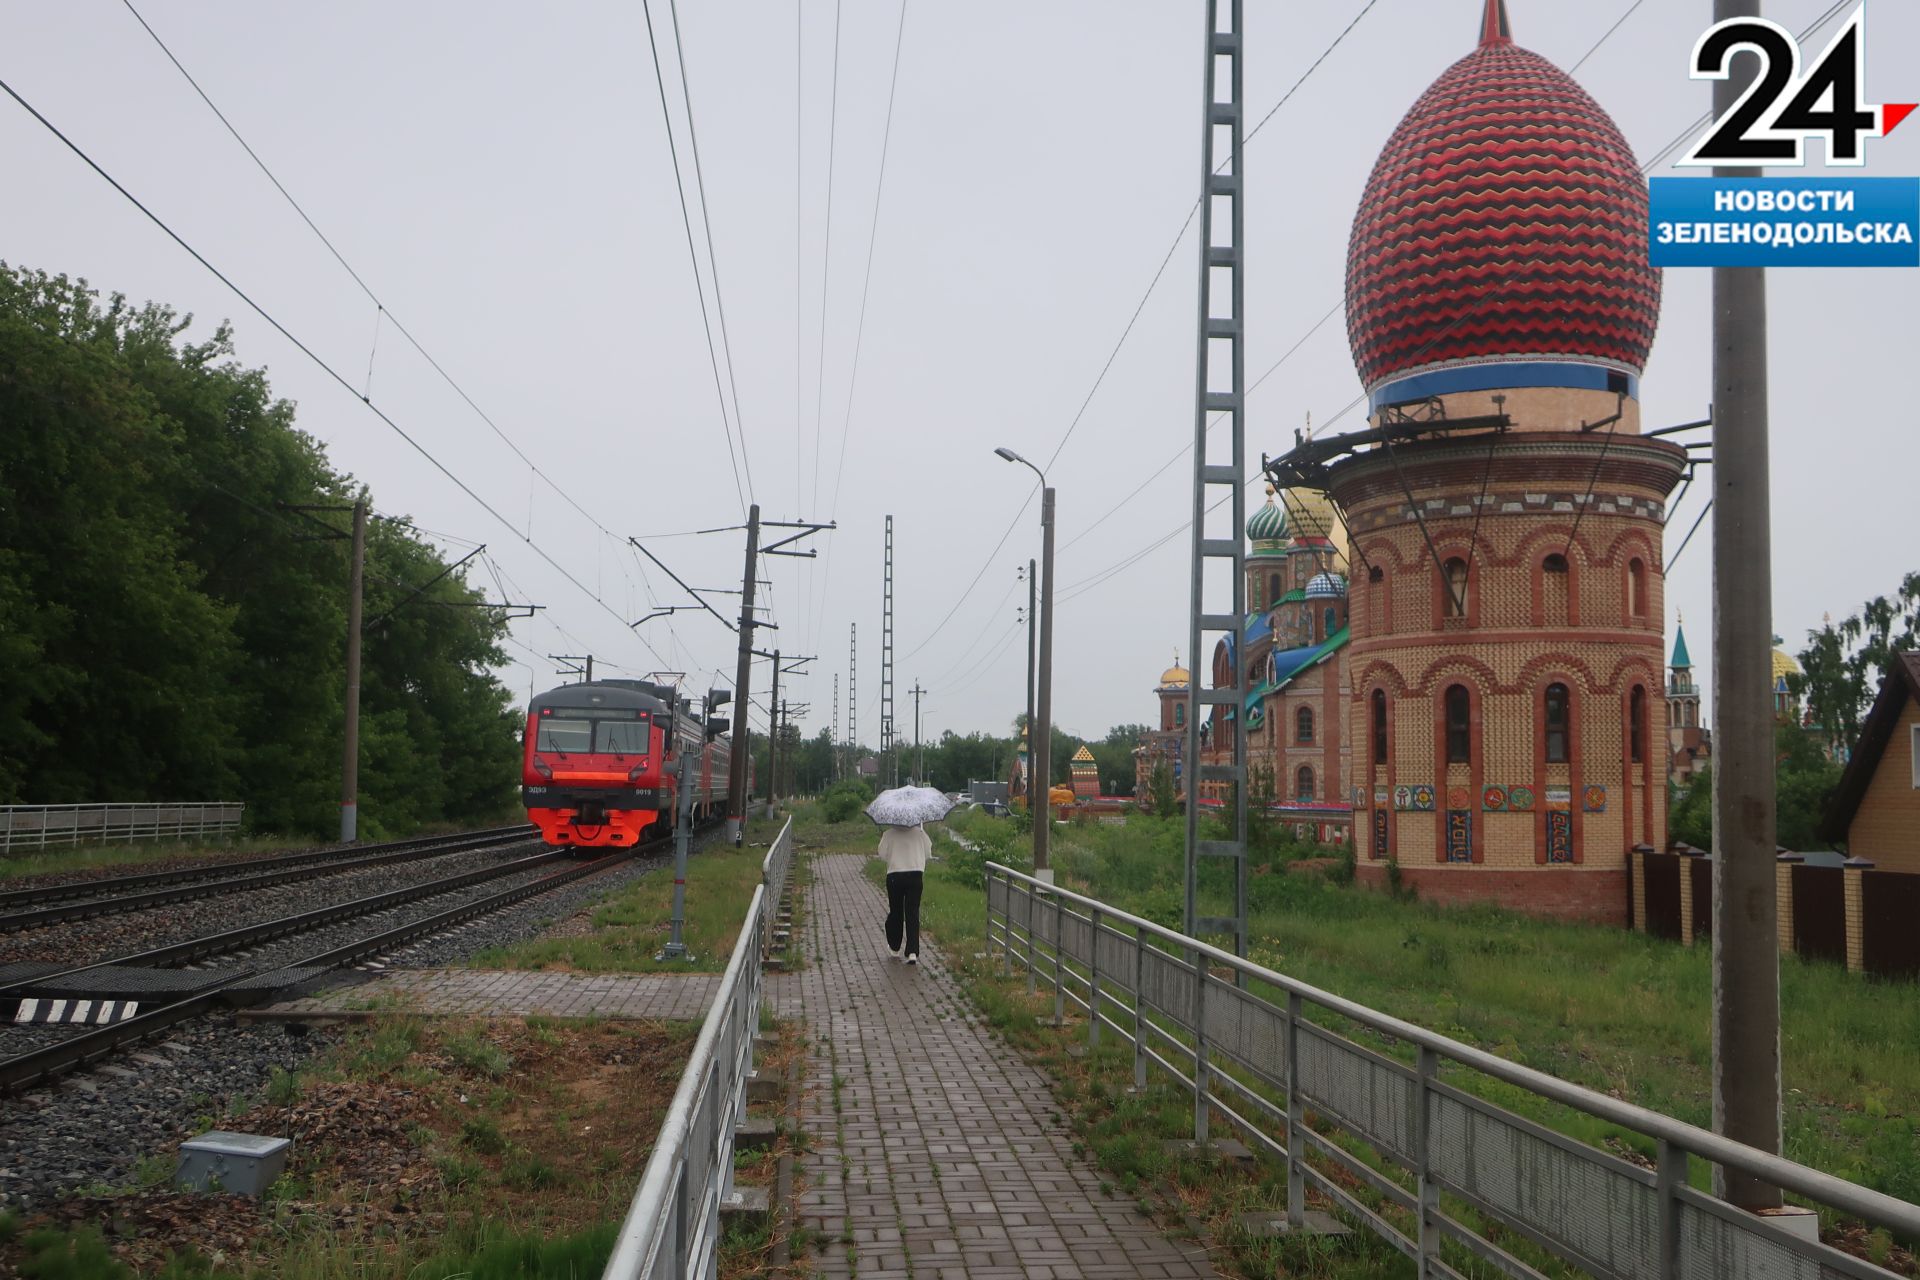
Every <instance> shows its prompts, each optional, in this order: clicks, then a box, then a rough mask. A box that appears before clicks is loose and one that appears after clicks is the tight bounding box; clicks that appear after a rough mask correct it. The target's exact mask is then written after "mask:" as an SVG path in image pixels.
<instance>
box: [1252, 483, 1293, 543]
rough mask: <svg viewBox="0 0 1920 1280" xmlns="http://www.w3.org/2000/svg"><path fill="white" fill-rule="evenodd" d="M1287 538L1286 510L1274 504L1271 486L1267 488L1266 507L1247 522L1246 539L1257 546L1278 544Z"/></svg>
mask: <svg viewBox="0 0 1920 1280" xmlns="http://www.w3.org/2000/svg"><path fill="white" fill-rule="evenodd" d="M1286 536H1287V509H1286V508H1285V507H1282V506H1280V505H1278V504H1277V503H1275V502H1274V500H1273V486H1272V485H1268V486H1267V505H1266V506H1264V507H1262V508H1260V509H1259V510H1258V511H1256V512H1254V513H1253V516H1252V517H1251V518H1250V519H1249V520H1248V521H1247V537H1248V539H1250V540H1251V541H1252V542H1253V543H1255V544H1256V545H1258V544H1259V543H1262V542H1272V543H1278V542H1280V541H1281V540H1282V539H1283V538H1285V537H1286Z"/></svg>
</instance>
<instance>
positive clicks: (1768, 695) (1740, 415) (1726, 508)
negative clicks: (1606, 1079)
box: [1713, 0, 1781, 1210]
mask: <svg viewBox="0 0 1920 1280" xmlns="http://www.w3.org/2000/svg"><path fill="white" fill-rule="evenodd" d="M1759 16H1760V0H1714V6H1713V17H1714V21H1715V22H1716V23H1718V22H1725V21H1726V20H1728V19H1730V18H1757V17H1759ZM1758 69H1759V63H1758V60H1757V59H1756V58H1753V57H1748V58H1746V59H1744V60H1737V61H1736V65H1735V66H1734V67H1732V68H1729V70H1730V71H1731V72H1732V74H1730V75H1729V76H1728V77H1727V78H1726V79H1724V80H1719V81H1716V82H1715V83H1714V86H1713V113H1714V118H1715V119H1725V118H1726V115H1727V113H1728V112H1730V111H1732V110H1733V108H1734V106H1735V105H1736V104H1737V103H1738V102H1739V100H1740V97H1741V95H1743V94H1744V93H1745V92H1746V91H1747V86H1748V84H1749V83H1751V81H1752V78H1753V75H1754V73H1755V72H1756V71H1757V70H1758ZM1713 172H1714V176H1715V177H1718V178H1732V177H1738V178H1745V177H1753V176H1755V175H1757V174H1758V172H1759V171H1758V170H1756V169H1745V168H1716V169H1714V171H1713ZM1713 420H1714V426H1713V443H1714V446H1715V447H1714V450H1713V490H1714V493H1713V713H1714V716H1715V717H1716V718H1717V719H1718V721H1719V723H1718V724H1717V725H1716V726H1715V731H1714V735H1713V738H1714V743H1713V746H1714V761H1713V1127H1714V1130H1715V1132H1718V1133H1722V1134H1725V1135H1726V1136H1727V1137H1729V1138H1732V1139H1734V1140H1735V1141H1737V1142H1743V1143H1745V1144H1746V1145H1748V1146H1750V1147H1757V1148H1759V1149H1760V1150H1761V1151H1766V1152H1771V1153H1774V1154H1778V1153H1779V1151H1780V1127H1781V1124H1780V942H1779V935H1778V932H1777V928H1778V926H1777V924H1776V922H1775V918H1774V912H1775V892H1774V874H1775V868H1776V854H1777V846H1776V844H1775V817H1774V774H1773V769H1774V761H1773V732H1774V724H1773V655H1772V646H1771V638H1772V636H1773V547H1772V540H1771V536H1770V534H1769V531H1768V526H1767V521H1768V518H1769V512H1768V508H1769V498H1768V491H1767V489H1768V460H1767V273H1766V270H1765V269H1764V268H1761V267H1716V268H1714V271H1713ZM1713 1179H1714V1184H1715V1185H1714V1189H1715V1191H1716V1192H1717V1193H1718V1194H1719V1195H1720V1196H1721V1197H1722V1198H1724V1199H1726V1200H1727V1201H1729V1202H1731V1203H1733V1204H1736V1205H1738V1206H1740V1207H1741V1208H1743V1209H1749V1210H1757V1209H1775V1208H1779V1207H1780V1189H1779V1188H1778V1187H1775V1186H1771V1185H1769V1184H1768V1183H1766V1182H1764V1181H1762V1180H1760V1179H1758V1178H1754V1177H1752V1176H1750V1175H1748V1174H1742V1173H1738V1172H1731V1171H1728V1170H1727V1169H1726V1168H1725V1167H1724V1166H1721V1165H1715V1166H1714V1172H1713Z"/></svg>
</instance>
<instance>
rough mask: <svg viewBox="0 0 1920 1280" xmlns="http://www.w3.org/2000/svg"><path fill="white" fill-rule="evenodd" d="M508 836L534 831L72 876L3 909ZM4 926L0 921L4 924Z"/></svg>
mask: <svg viewBox="0 0 1920 1280" xmlns="http://www.w3.org/2000/svg"><path fill="white" fill-rule="evenodd" d="M510 834H513V835H523V836H531V835H533V834H535V830H534V828H533V826H531V825H530V824H527V823H521V824H519V825H517V826H509V827H484V828H481V829H479V830H477V831H455V832H450V833H443V834H440V835H432V836H414V837H412V838H411V839H407V840H389V841H387V842H385V843H384V844H363V845H334V846H331V847H329V848H325V849H309V850H307V851H306V852H304V853H287V854H275V855H272V856H270V857H265V858H236V859H233V860H231V861H228V862H217V863H208V864H202V865H200V866H194V867H175V868H172V869H171V870H167V871H147V872H141V873H138V874H135V875H129V876H109V877H103V878H101V879H98V880H68V881H65V882H63V883H60V884H50V885H38V886H35V887H32V888H27V889H7V890H4V891H0V909H4V908H7V907H14V906H28V905H33V906H38V905H40V904H44V903H49V902H60V901H64V900H65V899H68V898H89V897H93V896H95V895H96V894H103V893H106V894H111V893H119V892H125V891H138V890H141V889H145V888H148V887H151V886H158V885H164V884H185V883H188V882H190V881H194V880H214V879H218V878H219V877H220V876H222V875H226V874H228V873H230V872H235V871H246V870H256V871H257V870H262V869H265V870H272V869H274V868H279V867H296V866H303V865H306V864H308V863H315V862H328V861H330V860H334V859H339V858H342V857H350V856H351V855H359V856H361V857H366V856H379V855H381V854H390V853H398V852H400V851H401V850H403V849H419V848H425V847H428V846H433V845H438V844H445V843H452V842H456V841H460V840H476V841H478V840H484V839H486V838H487V837H489V836H500V837H505V836H508V835H510ZM4 927H5V926H4V925H0V928H4Z"/></svg>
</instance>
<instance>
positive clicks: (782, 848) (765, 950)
mask: <svg viewBox="0 0 1920 1280" xmlns="http://www.w3.org/2000/svg"><path fill="white" fill-rule="evenodd" d="M792 866H793V819H792V818H788V819H787V820H786V823H785V824H784V825H782V826H781V828H780V834H779V835H777V836H775V837H774V838H773V843H772V844H771V845H770V846H768V848H767V856H766V857H765V858H762V859H761V860H760V883H761V884H762V885H764V886H766V890H767V909H766V910H765V911H764V912H762V913H761V915H762V916H763V917H764V919H763V921H762V924H761V932H760V960H761V962H762V963H765V961H766V959H767V957H768V956H769V955H771V954H772V953H773V931H774V928H775V927H776V926H777V925H778V923H779V919H780V904H781V902H783V901H785V899H786V894H787V872H788V871H789V870H790V869H791V868H792Z"/></svg>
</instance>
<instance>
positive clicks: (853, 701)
mask: <svg viewBox="0 0 1920 1280" xmlns="http://www.w3.org/2000/svg"><path fill="white" fill-rule="evenodd" d="M859 672H860V624H859V623H857V622H850V623H848V624H847V772H848V773H854V772H857V771H858V770H859V768H860V761H859V759H858V758H857V757H858V755H859V748H860V715H859V706H858V699H857V698H855V696H854V694H855V693H856V692H857V691H858V689H859V679H858V677H859Z"/></svg>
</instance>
